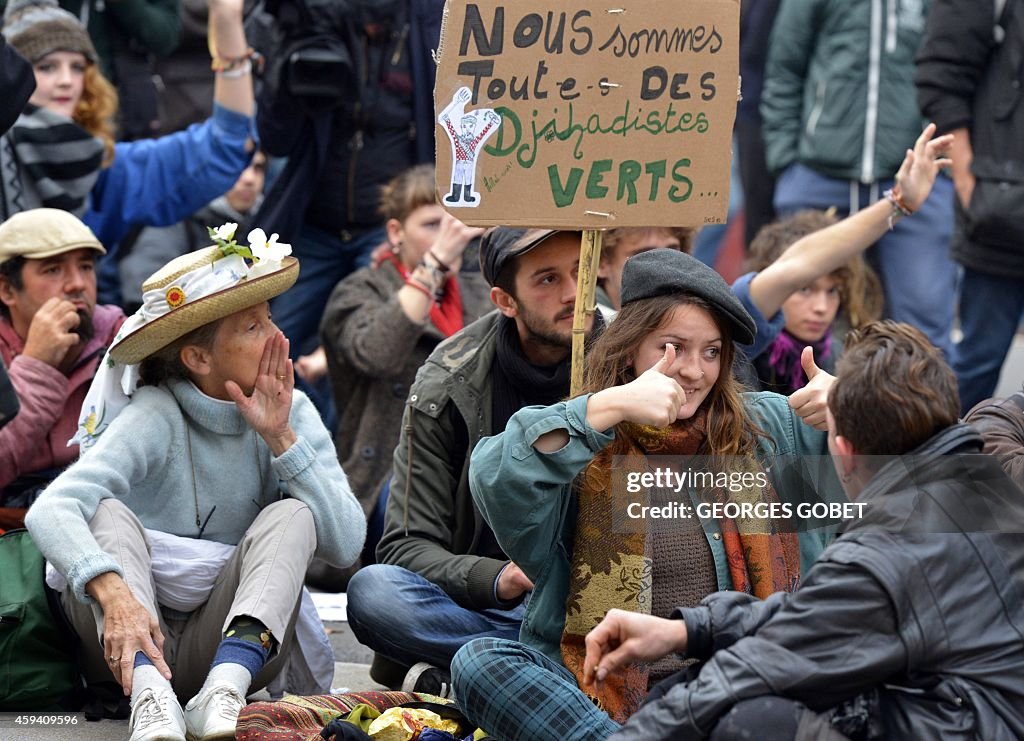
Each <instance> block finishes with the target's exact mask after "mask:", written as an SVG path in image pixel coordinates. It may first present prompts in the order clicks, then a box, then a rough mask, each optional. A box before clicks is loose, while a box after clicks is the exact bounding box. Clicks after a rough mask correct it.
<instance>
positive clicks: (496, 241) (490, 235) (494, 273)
mask: <svg viewBox="0 0 1024 741" xmlns="http://www.w3.org/2000/svg"><path fill="white" fill-rule="evenodd" d="M559 233H560V230H558V229H517V228H513V227H508V226H496V227H494V228H492V229H489V230H487V231H486V232H485V233H484V236H483V238H482V239H481V240H480V272H481V273H483V276H484V280H486V281H487V284H488V285H489V286H492V287H493V286H494V281H496V280H497V279H498V276H499V275H501V271H502V269H503V268H504V267H505V266H506V265H507V264H508V262H509V261H510V260H512V259H513V258H516V257H519V255H524V254H526V253H527V252H529V251H530V250H532V249H534V248H535V247H538V246H539V245H540V244H541V243H542V242H544V241H545V240H547V239H548V238H550V237H553V236H555V235H556V234H559ZM570 233H573V234H577V233H578V232H570Z"/></svg>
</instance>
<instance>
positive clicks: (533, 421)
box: [452, 250, 843, 740]
mask: <svg viewBox="0 0 1024 741" xmlns="http://www.w3.org/2000/svg"><path fill="white" fill-rule="evenodd" d="M754 332H755V329H754V322H753V320H752V319H751V317H750V316H749V314H748V313H747V312H746V311H745V310H744V308H743V307H742V305H741V304H740V303H739V300H738V299H737V298H736V297H735V296H734V295H733V294H732V292H731V291H730V290H729V287H728V286H727V285H726V283H725V281H724V280H723V279H722V278H721V276H719V275H718V274H717V273H716V272H714V271H713V270H712V269H711V268H708V267H706V266H704V265H703V264H702V263H700V262H699V261H698V260H696V259H695V258H693V257H691V256H689V255H686V254H683V253H679V252H675V251H672V250H654V251H651V252H647V253H643V254H641V255H637V256H636V257H634V258H631V259H630V260H628V261H627V262H626V266H625V270H624V273H623V288H622V311H621V312H620V313H619V315H618V317H617V318H616V320H615V321H614V322H612V323H611V325H610V326H609V327H608V328H607V329H606V330H605V332H604V333H603V334H602V336H601V337H600V338H599V339H598V340H597V341H596V342H595V344H594V347H593V349H592V351H591V352H590V354H589V357H588V362H587V370H586V373H587V381H586V384H585V386H586V392H587V393H585V394H583V395H581V396H577V397H576V398H573V399H571V400H569V401H566V402H561V403H558V404H555V405H552V406H547V407H528V408H525V409H522V410H520V411H519V412H517V413H516V414H515V415H513V416H512V418H511V419H510V420H509V423H508V425H507V427H506V428H505V431H504V432H503V433H502V434H499V435H496V436H494V437H490V438H487V439H485V440H483V441H481V442H480V443H479V444H478V446H477V447H476V448H475V449H474V451H473V456H472V461H471V466H470V486H471V490H472V493H473V499H474V501H475V502H476V504H477V506H478V507H479V508H480V510H481V512H482V513H483V515H484V518H485V519H486V520H487V522H488V523H489V524H490V526H491V527H492V529H493V530H494V534H495V536H496V537H497V539H498V542H499V544H500V545H501V547H502V548H503V549H504V551H505V552H506V553H507V554H508V555H509V557H510V558H512V559H513V560H514V561H515V562H516V563H517V564H519V565H520V567H521V568H522V569H523V571H524V572H525V573H526V575H527V576H528V577H529V578H530V579H531V580H532V581H533V583H534V585H535V586H534V592H533V596H532V598H531V600H530V603H529V605H528V606H527V610H526V615H525V616H524V619H523V628H522V631H521V634H520V639H521V641H522V643H517V642H514V641H508V640H502V639H497V638H480V639H477V640H475V641H472V642H471V643H469V644H468V645H467V646H465V647H464V648H463V649H462V650H460V651H459V653H458V654H456V656H455V659H454V661H453V663H452V678H453V683H454V687H455V691H456V696H457V697H458V698H459V701H460V703H461V704H462V707H463V709H464V710H465V712H466V713H467V715H468V716H469V717H470V718H471V719H472V720H473V722H474V723H477V724H478V725H479V726H480V727H481V728H485V729H486V730H487V731H488V732H489V733H491V734H493V735H495V736H496V737H497V738H499V739H524V740H525V739H534V740H536V739H544V738H552V739H555V738H558V739H575V738H578V739H589V738H603V737H605V736H607V735H608V734H610V733H611V732H613V731H614V730H615V729H616V728H617V727H618V724H619V723H621V722H623V721H624V720H625V719H626V718H628V717H629V715H630V714H631V713H632V712H633V711H635V710H636V708H637V707H638V706H639V704H640V703H641V702H642V701H643V699H644V697H645V696H646V694H647V691H648V689H649V688H650V687H651V686H652V685H653V684H654V683H655V682H657V681H658V680H660V679H661V678H664V677H666V676H668V675H669V674H671V673H673V672H675V671H678V670H679V669H681V668H682V666H683V665H682V662H681V661H680V660H679V659H677V658H673V657H669V658H668V659H666V660H663V661H661V662H658V663H656V664H654V665H652V666H650V667H645V666H644V667H641V666H635V667H630V669H629V670H627V671H625V672H622V673H621V674H620V675H618V676H616V677H615V678H609V681H607V682H605V683H604V687H603V688H601V689H600V690H598V689H597V688H596V687H593V686H592V685H591V686H589V687H588V688H587V691H588V693H592V694H590V696H588V695H587V694H584V692H583V690H581V689H580V687H581V686H583V682H582V681H581V679H582V677H581V672H582V668H583V658H584V655H585V647H584V643H583V640H584V637H585V635H586V633H587V632H588V631H589V630H590V629H591V628H592V627H593V626H594V625H596V624H597V623H598V622H599V621H600V620H601V618H602V617H603V616H604V614H605V612H606V611H607V610H608V609H610V608H612V607H619V608H622V609H627V610H632V611H636V612H640V613H646V614H652V615H661V616H667V615H668V614H670V612H671V611H672V609H674V608H675V607H678V606H680V605H696V604H697V603H698V602H699V601H700V600H701V599H703V598H704V597H706V596H707V595H709V594H711V593H713V592H716V591H719V590H722V589H731V590H737V591H742V592H746V593H749V594H754V595H756V596H767V595H770V594H772V593H774V592H778V591H787V592H789V591H793V590H794V589H795V588H796V587H797V585H798V584H799V582H800V578H801V575H802V574H803V573H804V572H805V571H806V570H807V569H808V568H809V567H810V566H811V564H813V562H814V561H815V559H816V558H817V557H818V555H819V554H820V553H821V551H822V550H823V549H824V547H825V545H826V544H827V542H828V541H829V540H830V533H829V530H828V528H827V527H813V525H814V524H816V523H806V522H805V523H798V522H796V520H795V519H789V518H786V517H776V519H768V518H767V517H765V516H764V514H765V513H767V512H773V513H776V514H779V513H782V512H785V511H787V510H788V511H790V512H796V511H797V505H798V503H800V502H802V501H805V500H806V501H820V499H821V498H824V499H829V500H834V501H838V500H841V499H842V498H843V495H842V493H841V490H840V488H839V484H838V481H837V480H836V479H835V478H834V473H833V472H832V470H831V466H830V465H829V463H828V458H827V446H826V439H825V435H824V434H823V433H822V432H821V431H820V429H819V430H815V429H814V428H812V427H811V426H810V424H807V423H805V422H804V421H801V419H800V418H799V417H798V415H797V413H796V412H794V411H793V410H792V409H791V408H790V406H789V404H788V403H787V400H786V398H785V397H783V396H779V395H777V394H772V393H767V392H764V393H742V391H741V388H740V386H739V384H738V383H737V382H736V380H735V378H734V376H733V372H732V371H733V358H734V349H733V342H734V341H736V342H738V343H743V344H749V343H751V342H752V341H753V339H754ZM831 381H832V378H831V376H829V375H828V374H826V373H820V374H818V375H817V376H816V377H815V378H814V379H812V380H811V384H812V393H811V394H810V395H809V396H810V397H811V400H810V401H809V402H808V403H807V404H806V405H803V406H801V407H800V416H802V417H804V419H806V420H808V421H809V422H810V423H813V424H817V425H819V426H820V425H821V423H822V421H823V419H824V414H825V398H824V394H825V392H826V391H827V388H828V386H830V385H831ZM818 392H820V393H818ZM791 456H820V457H819V458H813V457H812V458H807V459H805V460H804V461H802V463H805V464H809V465H806V466H805V467H804V468H803V469H802V470H800V472H799V473H797V469H798V468H799V467H798V466H790V465H788V461H791V460H792V458H790V457H791ZM666 469H671V471H672V472H675V473H677V474H683V475H685V474H686V473H687V472H693V471H698V470H699V471H703V472H708V473H713V474H714V476H715V479H716V482H715V483H714V484H711V485H706V483H705V484H698V485H697V486H694V485H687V484H686V483H684V484H679V483H678V482H676V483H670V484H669V485H668V487H667V488H668V489H669V493H668V497H667V498H664V497H663V492H660V491H658V490H657V489H656V487H660V486H661V484H657V485H656V486H655V487H651V484H650V482H649V480H648V479H649V478H653V477H654V476H655V474H661V475H662V477H663V478H665V477H667V474H666ZM722 476H725V477H726V478H727V479H728V482H729V483H727V484H723V482H722V478H721V477H722ZM737 477H739V478H743V480H744V481H746V482H747V483H746V484H742V485H738V484H737V482H738V481H739V479H738V478H737ZM744 477H745V478H744ZM648 487H651V488H648ZM727 502H728V503H734V504H740V503H743V504H747V505H748V506H749V508H750V510H752V511H753V512H754V513H755V514H754V515H753V516H750V512H747V513H746V514H744V513H742V512H739V511H736V512H733V511H731V509H730V511H727V512H723V511H721V510H719V511H717V512H716V511H715V510H714V509H713V507H712V505H715V504H717V505H720V506H721V505H722V504H723V503H727ZM645 505H659V506H660V507H661V508H662V512H663V513H664V512H666V511H668V512H669V513H670V519H668V520H660V519H653V516H651V515H649V514H648V515H647V517H648V518H650V519H646V520H645V519H644V518H645V514H644V512H645V511H644V510H643V509H642V507H643V506H645ZM666 506H667V507H668V510H666V509H665V507H666ZM646 512H648V513H649V512H650V510H647V511H646ZM673 513H674V514H673ZM756 513H761V514H756ZM638 515H639V516H638ZM812 528H813V529H812Z"/></svg>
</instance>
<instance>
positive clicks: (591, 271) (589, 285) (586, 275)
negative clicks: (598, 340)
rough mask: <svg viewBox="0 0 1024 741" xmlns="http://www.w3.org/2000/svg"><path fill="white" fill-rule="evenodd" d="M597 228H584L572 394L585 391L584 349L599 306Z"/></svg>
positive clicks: (574, 319) (574, 328)
mask: <svg viewBox="0 0 1024 741" xmlns="http://www.w3.org/2000/svg"><path fill="white" fill-rule="evenodd" d="M602 236H603V232H601V231H600V230H598V229H584V230H583V242H582V244H581V245H580V272H579V277H578V278H577V280H576V307H575V309H574V311H573V317H572V375H571V377H570V379H571V380H570V385H569V388H570V391H569V393H570V395H571V396H576V395H577V394H579V393H580V392H581V391H583V349H584V342H585V340H586V334H587V319H588V318H589V317H591V316H593V314H594V311H595V309H596V307H597V268H598V265H599V264H600V262H601V239H602Z"/></svg>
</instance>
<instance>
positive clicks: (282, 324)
mask: <svg viewBox="0 0 1024 741" xmlns="http://www.w3.org/2000/svg"><path fill="white" fill-rule="evenodd" d="M384 238H385V237H384V227H383V226H381V227H378V228H375V229H371V230H369V231H367V232H361V233H360V234H359V235H358V236H357V237H355V238H354V239H352V240H350V241H348V242H343V241H342V240H341V238H340V237H338V236H335V235H334V234H331V233H329V232H325V231H324V230H322V229H317V228H316V227H314V226H309V225H308V224H307V225H306V226H303V227H302V231H300V232H299V237H298V239H296V240H295V244H293V245H292V255H293V256H295V257H297V258H298V260H299V279H298V280H297V281H296V282H295V285H294V286H292V288H291V289H289V290H288V291H286V292H285V293H282V294H281V295H280V296H278V297H277V298H275V299H274V300H273V301H271V303H270V309H271V312H272V313H273V315H274V323H275V324H276V325H277V326H278V327H279V328H280V329H281V331H282V332H284V336H285V337H287V338H288V339H289V340H291V356H292V359H293V360H294V359H295V358H297V357H299V356H300V355H303V354H305V353H309V352H312V351H313V350H314V349H316V347H317V345H319V344H320V342H319V332H320V319H321V318H322V317H323V314H324V307H326V306H327V299H328V298H330V295H331V291H333V290H334V286H336V285H337V284H338V281H340V280H341V279H342V278H344V277H345V276H347V275H348V274H349V273H351V272H353V271H355V270H358V269H359V268H361V267H364V266H366V265H368V264H369V263H370V254H371V253H372V252H373V250H374V249H375V248H376V247H377V246H378V245H380V244H381V242H383V241H384Z"/></svg>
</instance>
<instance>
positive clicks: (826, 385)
mask: <svg viewBox="0 0 1024 741" xmlns="http://www.w3.org/2000/svg"><path fill="white" fill-rule="evenodd" d="M800 365H801V366H802V367H803V369H804V373H806V374H807V385H806V386H804V387H803V388H802V389H800V390H799V391H795V392H793V394H792V396H790V397H789V406H790V408H791V409H792V410H793V411H794V412H795V413H796V415H797V416H798V417H800V419H802V420H803V421H804V422H806V423H807V424H809V425H810V426H811V427H813V428H814V429H816V430H827V429H828V425H827V424H826V421H825V419H826V412H827V411H828V390H829V389H830V388H832V384H833V383H834V382H835V380H836V379H835V376H832V375H829V374H828V373H826V372H825V371H823V370H822V369H821V368H819V367H818V365H817V363H815V362H814V350H813V349H812V348H811V347H805V348H804V350H803V352H802V353H801V354H800Z"/></svg>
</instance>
